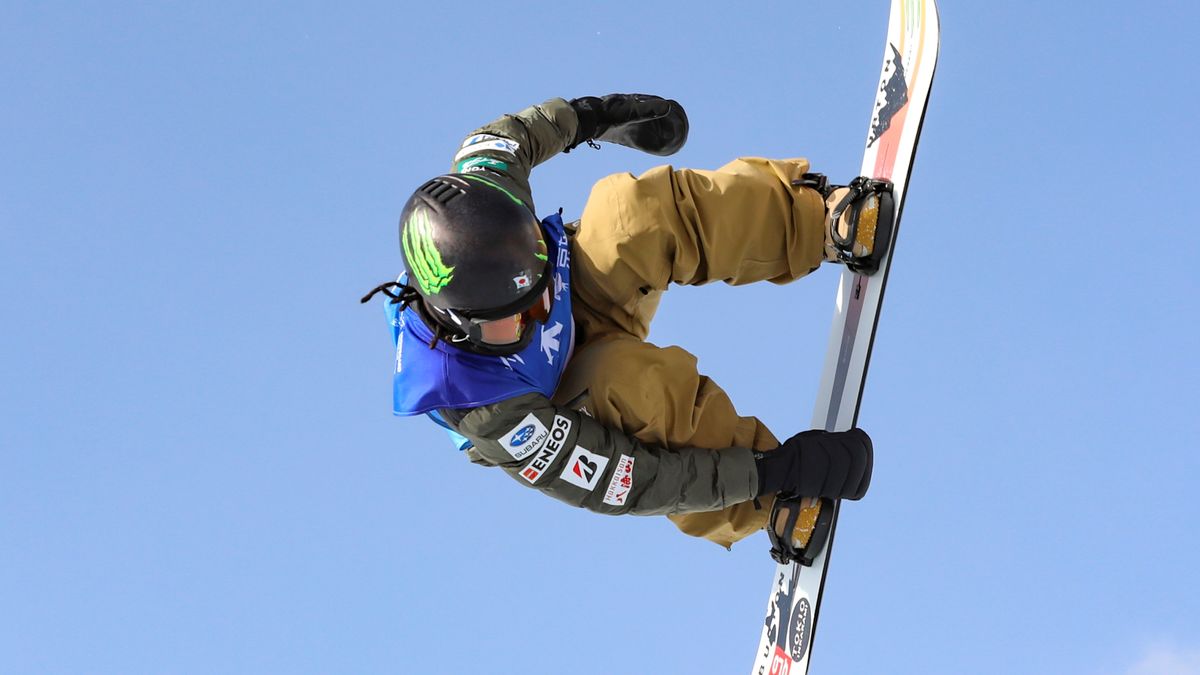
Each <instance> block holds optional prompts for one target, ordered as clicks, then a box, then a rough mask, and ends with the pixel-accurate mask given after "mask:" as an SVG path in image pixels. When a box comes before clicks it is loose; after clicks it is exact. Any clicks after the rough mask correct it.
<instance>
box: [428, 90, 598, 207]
mask: <svg viewBox="0 0 1200 675" xmlns="http://www.w3.org/2000/svg"><path fill="white" fill-rule="evenodd" d="M578 127H579V119H578V117H577V116H576V114H575V109H574V108H572V107H571V105H570V104H569V103H567V102H566V101H565V100H563V99H561V98H552V99H550V100H548V101H546V102H545V103H542V104H540V105H534V106H530V107H528V108H526V109H524V110H522V111H521V112H519V113H516V114H515V115H504V116H503V117H501V118H500V119H498V120H496V121H494V122H491V123H489V124H485V125H483V126H482V127H479V128H478V129H476V130H475V131H473V132H471V135H469V136H467V138H466V139H465V140H463V142H462V144H461V145H460V146H459V149H458V152H457V153H456V154H455V155H454V164H453V166H452V167H451V171H452V172H454V173H476V174H481V175H482V176H485V177H488V178H491V179H492V180H495V181H496V182H497V183H499V184H500V185H502V186H503V187H504V188H505V189H507V190H509V191H510V192H512V193H513V194H514V195H515V196H516V197H517V198H519V199H520V200H521V201H523V202H524V203H525V205H526V206H528V207H529V208H530V210H533V198H532V196H531V195H530V190H529V173H530V172H531V171H532V170H533V167H535V166H537V165H538V164H541V163H542V162H544V161H546V160H548V159H550V158H551V157H553V156H555V155H557V154H558V153H560V152H562V151H563V150H564V149H566V147H567V146H568V145H570V144H571V141H573V140H574V139H575V131H576V129H577V128H578ZM535 212H536V211H535Z"/></svg>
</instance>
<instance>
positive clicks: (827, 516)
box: [767, 494, 835, 567]
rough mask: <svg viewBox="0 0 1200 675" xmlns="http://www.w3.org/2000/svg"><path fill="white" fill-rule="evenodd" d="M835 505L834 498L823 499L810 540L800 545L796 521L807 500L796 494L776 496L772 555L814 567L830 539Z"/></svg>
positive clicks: (769, 531) (770, 523) (770, 530)
mask: <svg viewBox="0 0 1200 675" xmlns="http://www.w3.org/2000/svg"><path fill="white" fill-rule="evenodd" d="M834 507H835V505H834V503H833V500H832V499H821V500H820V510H819V511H818V512H817V520H816V524H814V525H813V529H812V532H811V534H809V536H808V542H807V543H805V544H802V545H800V546H797V545H796V540H795V531H796V522H797V521H798V520H799V518H800V513H801V511H803V510H804V500H803V498H802V497H796V496H792V495H783V494H780V495H778V496H776V497H775V503H774V505H772V506H771V516H770V518H769V519H768V520H767V536H768V537H769V538H770V540H771V558H772V559H773V560H774V561H775V562H777V563H779V564H780V565H786V564H788V563H790V562H795V563H800V564H801V565H804V566H805V567H811V566H812V564H813V561H814V560H816V559H817V554H819V553H820V552H821V551H822V550H823V549H824V548H825V542H826V541H828V540H829V533H830V532H831V531H832V530H833V515H834V513H833V512H834Z"/></svg>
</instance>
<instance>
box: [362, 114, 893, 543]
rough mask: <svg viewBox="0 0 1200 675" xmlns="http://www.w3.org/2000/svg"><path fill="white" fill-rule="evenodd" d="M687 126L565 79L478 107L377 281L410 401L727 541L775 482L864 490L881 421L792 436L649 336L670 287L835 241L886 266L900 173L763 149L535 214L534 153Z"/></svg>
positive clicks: (552, 489)
mask: <svg viewBox="0 0 1200 675" xmlns="http://www.w3.org/2000/svg"><path fill="white" fill-rule="evenodd" d="M687 134H688V120H687V116H686V114H685V112H684V110H683V108H682V107H681V106H680V105H679V104H678V103H677V102H675V101H672V100H668V99H663V98H660V97H657V96H649V95H642V94H628V95H627V94H612V95H609V96H604V97H583V98H578V99H574V100H571V101H569V102H568V101H566V100H563V99H559V98H556V99H551V100H549V101H546V102H545V103H542V104H540V105H535V106H531V107H529V108H527V109H525V110H523V111H521V112H519V113H517V114H515V115H505V116H503V117H501V118H500V119H498V120H496V121H494V122H492V123H490V124H488V125H485V126H483V127H481V128H480V129H477V130H476V131H475V132H473V133H472V134H471V135H470V136H468V137H467V139H466V140H465V141H464V142H463V143H462V146H461V147H460V149H459V150H458V152H457V154H456V155H455V156H454V160H453V167H452V173H450V174H446V175H442V176H438V177H436V178H433V179H431V180H429V181H428V182H426V183H425V184H424V185H422V186H421V187H419V188H418V189H417V190H416V192H415V193H414V194H413V195H412V197H411V198H410V199H409V200H408V202H407V203H406V204H405V206H404V208H403V210H402V213H401V216H400V242H401V255H402V258H403V261H404V267H405V270H406V272H405V274H404V275H401V277H400V278H399V280H398V281H395V282H390V283H387V284H383V285H381V286H379V287H378V288H376V289H375V290H373V291H372V292H371V293H370V294H368V295H367V297H364V298H363V302H366V301H367V300H369V299H370V298H371V297H372V296H373V295H374V294H375V293H376V292H382V293H384V294H386V295H387V296H389V297H390V298H391V302H389V303H388V304H387V311H388V316H389V319H390V322H391V326H392V336H393V338H394V340H395V344H396V372H395V375H394V379H393V408H394V412H395V414H397V415H419V414H425V415H428V416H429V417H430V418H432V419H433V420H434V421H435V422H437V423H438V424H439V425H441V426H443V427H444V428H446V430H447V431H448V432H449V433H450V435H451V437H452V438H453V439H454V441H455V443H456V444H457V445H458V447H459V449H460V450H465V452H466V454H467V456H468V457H469V458H470V459H471V461H473V462H475V463H478V464H483V465H488V466H499V467H500V468H501V469H503V470H504V471H505V472H506V473H508V474H509V475H510V476H512V477H513V478H514V479H515V480H516V481H517V482H519V483H521V484H523V485H527V486H530V487H533V488H536V489H538V490H540V491H541V492H543V493H545V494H547V495H550V496H552V497H555V498H556V499H559V500H561V501H564V502H566V503H568V504H571V505H574V506H579V507H583V508H586V509H589V510H592V511H596V512H599V513H605V514H625V513H629V514H640V515H649V514H665V515H667V516H668V517H670V518H671V519H672V520H673V521H674V522H675V524H676V525H677V526H678V527H679V528H680V529H681V530H683V531H684V532H686V533H687V534H691V535H694V536H700V537H705V538H707V539H709V540H711V541H714V542H716V543H718V544H720V545H722V546H725V547H729V546H731V545H732V544H733V543H734V542H735V541H737V540H739V539H741V538H743V537H746V536H748V535H749V534H751V533H753V532H755V531H757V530H759V529H762V528H763V527H764V526H765V525H766V523H767V519H768V518H767V514H768V513H769V512H770V507H771V503H772V500H773V499H774V497H775V496H776V494H777V493H778V494H780V495H783V496H785V497H788V498H797V497H829V498H841V499H859V498H861V497H862V496H863V495H864V494H865V492H866V490H867V487H868V485H869V483H870V478H871V466H872V446H871V441H870V438H869V437H868V436H867V435H866V434H865V433H864V432H862V431H861V430H858V429H854V430H851V431H846V432H837V433H831V432H825V431H818V430H814V431H805V432H803V433H800V434H797V435H795V436H792V437H791V438H789V439H787V440H786V441H784V442H783V443H780V442H779V441H778V440H777V439H776V437H775V436H774V435H773V434H772V433H771V432H770V431H769V430H767V428H766V427H765V426H764V425H763V424H762V423H761V422H760V421H759V420H758V419H756V418H754V417H744V416H742V415H739V414H738V412H737V411H736V410H735V408H734V406H733V403H732V402H731V401H730V399H729V397H728V396H727V395H726V394H725V392H724V391H723V390H722V389H721V388H720V387H719V386H717V384H716V383H714V382H713V381H712V380H710V379H709V378H707V377H705V376H704V375H701V374H700V373H699V372H698V370H697V368H696V359H695V357H694V356H692V355H691V354H689V353H688V352H687V351H685V350H683V349H681V348H679V347H666V348H663V347H658V346H655V345H653V344H650V343H648V342H646V337H647V335H648V332H649V326H650V321H651V319H652V318H653V317H654V313H655V310H656V309H657V306H658V302H659V299H660V297H661V296H662V293H663V291H665V290H666V288H667V286H668V283H670V282H675V283H678V284H703V283H707V282H709V281H714V280H721V281H725V282H726V283H729V284H734V285H738V284H745V283H750V282H753V281H761V280H766V281H771V282H773V283H786V282H789V281H792V280H794V279H797V278H799V277H801V276H804V275H805V274H807V273H809V272H811V271H812V270H814V269H816V268H817V266H818V265H820V264H821V263H822V262H823V261H833V262H840V263H845V264H848V265H851V266H853V267H854V268H855V269H857V270H860V271H863V272H864V273H871V272H872V271H873V270H874V269H875V267H876V266H877V265H878V263H879V259H880V257H881V256H882V252H883V251H884V250H885V249H886V246H887V244H888V240H889V237H890V230H891V223H890V216H891V213H892V209H891V208H890V203H889V202H888V200H889V199H890V194H889V192H888V185H887V184H885V183H880V182H877V181H870V180H866V179H856V180H855V181H853V182H851V183H850V184H849V185H847V186H831V185H829V184H828V181H826V180H825V178H824V177H823V176H821V175H819V174H812V173H809V172H808V171H809V165H808V162H807V161H806V160H803V159H783V160H775V159H763V158H755V157H748V158H741V159H737V160H735V161H733V162H731V163H729V164H727V165H725V166H724V167H721V168H720V169H718V170H716V171H700V170H690V169H673V168H672V167H670V166H661V167H658V168H655V169H651V170H650V171H648V172H646V173H645V174H643V175H641V176H639V177H634V176H632V175H630V174H616V175H612V176H609V177H607V178H605V179H603V180H601V181H599V182H598V183H596V185H595V186H594V187H593V188H592V192H591V195H590V197H589V199H588V201H587V205H586V207H585V208H584V211H583V214H582V217H581V218H580V219H579V220H578V221H577V222H575V223H571V224H564V223H563V221H562V218H561V215H560V214H552V215H550V216H549V217H547V218H544V219H542V220H540V221H539V220H538V218H537V216H536V215H535V211H534V205H533V199H532V196H531V194H530V186H529V174H530V171H531V170H532V168H533V167H534V166H536V165H538V164H541V163H542V162H544V161H546V160H547V159H550V158H551V157H553V156H555V155H557V154H559V153H560V152H570V151H571V150H572V149H574V148H575V147H577V146H579V145H580V144H582V143H587V144H588V145H593V144H595V143H596V142H597V141H607V142H613V143H618V144H620V145H624V146H627V147H631V148H635V149H638V150H642V151H645V152H648V153H651V154H655V155H661V156H665V155H670V154H673V153H674V152H676V151H678V150H679V148H681V147H682V146H683V144H684V142H685V141H686V140H687ZM881 204H882V205H883V206H884V208H881ZM730 328H731V329H734V330H731V331H730V333H731V337H730V339H731V341H740V342H742V343H746V342H747V341H751V340H756V339H760V338H762V337H765V336H761V335H760V336H755V335H754V334H753V333H751V334H748V335H742V334H741V331H742V330H743V329H740V328H738V329H735V327H732V326H731V327H730ZM766 332H767V333H768V334H769V333H770V331H766ZM803 526H804V527H808V528H811V526H812V524H811V523H807V524H803ZM801 529H802V525H797V526H796V535H797V536H798V537H800V538H801V539H803V537H804V535H805V533H804V532H802V531H801Z"/></svg>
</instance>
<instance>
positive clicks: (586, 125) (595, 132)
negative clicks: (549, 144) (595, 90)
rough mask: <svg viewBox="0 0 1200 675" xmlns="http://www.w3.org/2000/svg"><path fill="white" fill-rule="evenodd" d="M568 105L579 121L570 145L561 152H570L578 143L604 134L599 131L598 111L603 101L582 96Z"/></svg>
mask: <svg viewBox="0 0 1200 675" xmlns="http://www.w3.org/2000/svg"><path fill="white" fill-rule="evenodd" d="M569 103H570V105H571V108H572V109H573V110H574V111H575V116H576V117H577V118H578V119H579V124H578V126H576V128H575V138H573V139H572V140H571V144H570V145H568V146H567V147H566V149H565V150H563V152H570V151H572V150H574V149H575V148H576V147H577V146H578V145H579V144H580V143H583V142H584V141H590V140H591V139H593V138H595V137H597V136H599V135H600V134H602V133H604V130H603V129H600V110H601V106H602V105H603V101H601V100H600V99H599V98H596V97H595V96H583V97H580V98H573V99H571V100H570V101H569Z"/></svg>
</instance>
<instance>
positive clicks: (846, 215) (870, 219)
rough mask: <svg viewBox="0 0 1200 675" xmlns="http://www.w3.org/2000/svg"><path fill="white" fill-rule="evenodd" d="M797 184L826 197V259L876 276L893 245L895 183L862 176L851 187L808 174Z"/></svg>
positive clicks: (817, 175) (853, 181)
mask: <svg viewBox="0 0 1200 675" xmlns="http://www.w3.org/2000/svg"><path fill="white" fill-rule="evenodd" d="M796 183H797V184H798V185H802V186H804V187H810V188H813V189H815V190H817V191H819V192H820V193H821V194H822V195H823V196H824V197H825V259H826V260H828V261H831V262H838V263H843V264H844V265H846V266H847V267H849V268H850V269H852V270H854V271H855V272H858V273H859V274H866V275H871V274H874V273H875V272H876V271H877V270H878V269H879V263H880V262H881V261H882V260H883V255H884V253H886V252H887V250H888V246H890V245H891V242H892V223H893V220H894V217H895V213H896V207H895V201H894V200H893V199H892V184H891V182H890V181H886V180H876V179H873V178H867V177H866V176H859V177H858V178H855V179H854V180H852V181H850V184H849V185H829V182H828V180H827V179H826V178H825V176H823V175H821V174H813V173H806V174H804V177H803V179H801V180H799V181H796Z"/></svg>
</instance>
